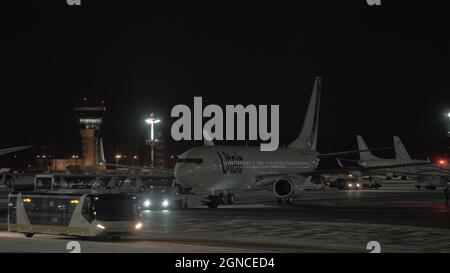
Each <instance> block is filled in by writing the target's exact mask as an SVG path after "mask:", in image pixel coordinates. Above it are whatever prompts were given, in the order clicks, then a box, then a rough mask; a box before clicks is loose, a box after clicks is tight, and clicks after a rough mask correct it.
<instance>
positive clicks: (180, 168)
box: [175, 146, 319, 191]
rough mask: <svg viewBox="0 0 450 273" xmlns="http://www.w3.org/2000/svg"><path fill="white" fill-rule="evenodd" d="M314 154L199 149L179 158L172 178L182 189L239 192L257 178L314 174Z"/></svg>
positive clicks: (209, 147)
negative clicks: (305, 173)
mask: <svg viewBox="0 0 450 273" xmlns="http://www.w3.org/2000/svg"><path fill="white" fill-rule="evenodd" d="M318 163H319V159H318V154H317V152H315V151H309V150H300V149H293V148H279V149H278V150H277V151H273V152H261V151H260V149H259V147H242V146H202V147H197V148H193V149H191V150H189V151H187V152H185V153H184V154H182V155H181V157H180V159H179V160H178V162H177V163H176V165H175V177H176V179H177V181H178V182H179V183H180V184H181V185H182V186H184V187H186V188H193V189H195V190H198V191H215V190H219V191H220V190H239V189H241V188H243V187H244V186H246V185H248V184H249V183H252V182H254V181H255V178H257V177H277V176H278V175H279V176H283V175H289V174H296V173H299V172H308V171H314V170H315V169H316V168H317V165H318Z"/></svg>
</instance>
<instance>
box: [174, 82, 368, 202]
mask: <svg viewBox="0 0 450 273" xmlns="http://www.w3.org/2000/svg"><path fill="white" fill-rule="evenodd" d="M320 89H321V78H320V77H318V78H316V81H315V84H314V89H313V92H312V94H311V98H310V100H309V105H308V109H307V112H306V116H305V119H304V122H303V127H302V130H301V132H300V135H299V136H298V138H297V139H296V140H294V141H293V142H292V143H291V144H290V145H289V146H288V147H286V148H284V147H283V148H279V149H278V150H276V151H273V152H261V151H260V149H259V147H246V146H215V145H214V144H213V143H212V142H211V141H205V146H202V147H196V148H193V149H190V150H188V151H186V152H185V153H183V154H182V155H181V156H180V158H179V159H178V160H177V163H176V164H175V178H176V180H177V182H178V183H179V184H180V185H181V186H183V187H185V188H192V190H193V191H195V192H198V193H199V194H201V195H205V196H206V195H208V196H207V197H206V198H205V199H204V200H203V201H204V203H205V204H206V205H208V207H210V208H217V206H218V204H219V203H220V202H221V201H226V202H227V203H234V194H233V191H237V190H241V189H245V188H251V187H256V188H258V187H262V186H265V187H266V188H267V187H271V188H272V191H273V194H274V195H275V197H276V198H277V202H278V203H279V204H282V203H286V204H292V202H293V200H294V198H295V197H296V196H297V195H298V193H300V192H301V191H302V190H303V187H304V185H305V183H306V182H308V181H310V180H311V177H312V176H314V175H318V174H324V173H329V172H331V171H330V170H328V171H326V170H324V171H316V168H317V166H318V164H319V160H320V158H324V157H332V156H338V155H343V154H350V153H357V152H360V151H359V150H357V151H348V152H339V153H330V154H320V153H319V152H318V151H317V150H316V146H317V131H318V122H319V103H320ZM364 150H365V149H364ZM374 168H377V167H374ZM365 169H367V168H365ZM348 170H349V169H348V168H347V169H345V170H344V169H341V170H339V171H338V172H347V171H348ZM332 171H333V172H334V171H336V170H332ZM218 193H219V194H218ZM222 197H223V199H224V200H221V198H222Z"/></svg>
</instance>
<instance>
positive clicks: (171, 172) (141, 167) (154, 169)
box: [103, 163, 173, 174]
mask: <svg viewBox="0 0 450 273" xmlns="http://www.w3.org/2000/svg"><path fill="white" fill-rule="evenodd" d="M103 165H105V166H109V167H116V168H127V169H130V170H138V171H155V172H160V173H166V174H173V170H171V169H162V168H155V167H146V166H130V165H121V164H112V163H104V164H103Z"/></svg>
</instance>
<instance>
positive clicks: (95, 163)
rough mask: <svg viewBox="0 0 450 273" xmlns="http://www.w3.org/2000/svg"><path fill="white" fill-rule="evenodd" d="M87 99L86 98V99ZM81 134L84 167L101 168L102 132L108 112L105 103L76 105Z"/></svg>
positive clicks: (87, 168)
mask: <svg viewBox="0 0 450 273" xmlns="http://www.w3.org/2000/svg"><path fill="white" fill-rule="evenodd" d="M85 101H86V99H85ZM74 110H75V111H76V112H77V114H78V124H79V126H80V134H81V155H82V156H81V158H82V162H83V163H82V166H81V167H82V168H83V169H85V170H98V169H100V160H101V155H100V150H101V148H100V146H101V143H100V132H101V127H102V124H103V119H104V116H105V112H106V107H105V106H104V105H100V106H96V107H88V106H83V107H75V108H74Z"/></svg>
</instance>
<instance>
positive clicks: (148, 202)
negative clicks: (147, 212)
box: [144, 199, 152, 208]
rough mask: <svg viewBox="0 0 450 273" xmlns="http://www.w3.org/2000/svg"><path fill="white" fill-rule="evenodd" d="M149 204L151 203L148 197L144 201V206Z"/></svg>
mask: <svg viewBox="0 0 450 273" xmlns="http://www.w3.org/2000/svg"><path fill="white" fill-rule="evenodd" d="M151 204H152V203H151V202H150V200H148V199H147V200H145V201H144V207H146V208H148V207H150V205H151Z"/></svg>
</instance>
